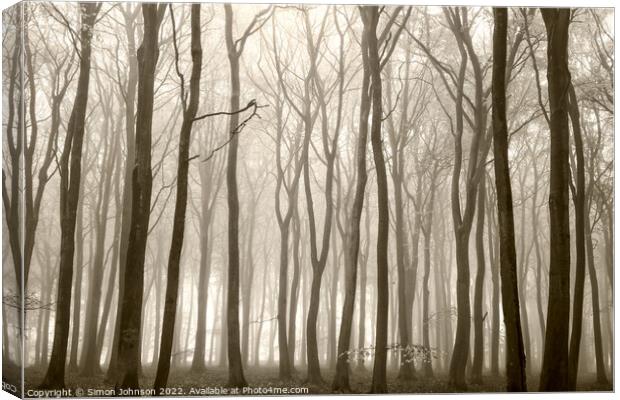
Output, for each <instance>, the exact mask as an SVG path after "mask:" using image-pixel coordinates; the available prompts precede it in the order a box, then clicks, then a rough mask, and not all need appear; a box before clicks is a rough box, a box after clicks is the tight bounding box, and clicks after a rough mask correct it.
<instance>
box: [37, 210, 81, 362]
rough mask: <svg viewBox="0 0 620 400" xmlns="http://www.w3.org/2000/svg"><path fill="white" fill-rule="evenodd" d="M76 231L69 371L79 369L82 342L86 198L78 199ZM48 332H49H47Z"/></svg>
mask: <svg viewBox="0 0 620 400" xmlns="http://www.w3.org/2000/svg"><path fill="white" fill-rule="evenodd" d="M76 219H77V221H76V232H78V236H77V238H78V241H77V243H76V246H75V247H76V249H75V265H76V267H75V279H74V282H73V287H74V290H75V295H74V296H73V321H72V327H71V353H70V354H69V371H77V369H78V347H79V343H80V316H81V311H80V310H81V308H82V274H83V272H84V268H85V266H84V239H85V235H84V199H83V198H81V199H80V200H78V209H77V216H76ZM46 334H47V333H46Z"/></svg>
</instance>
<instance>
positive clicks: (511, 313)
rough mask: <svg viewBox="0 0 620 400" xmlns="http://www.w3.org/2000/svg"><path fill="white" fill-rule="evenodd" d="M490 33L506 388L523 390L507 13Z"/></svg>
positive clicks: (497, 12)
mask: <svg viewBox="0 0 620 400" xmlns="http://www.w3.org/2000/svg"><path fill="white" fill-rule="evenodd" d="M494 25H495V27H494V31H493V60H494V61H493V89H492V96H493V155H494V160H495V161H494V168H495V187H496V193H497V214H498V218H497V221H498V228H499V245H500V253H499V259H500V277H501V284H502V309H503V312H504V325H505V327H506V389H507V390H508V391H511V392H518V391H526V390H527V383H526V375H525V351H524V349H523V337H522V333H521V317H520V315H519V290H518V288H517V280H518V278H517V254H516V249H515V240H514V216H513V209H512V189H511V184H510V167H509V164H508V127H507V123H506V80H505V79H506V40H507V25H508V10H507V9H506V8H495V9H494Z"/></svg>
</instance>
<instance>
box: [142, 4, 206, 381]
mask: <svg viewBox="0 0 620 400" xmlns="http://www.w3.org/2000/svg"><path fill="white" fill-rule="evenodd" d="M170 17H171V20H172V29H173V32H172V34H173V36H174V39H173V40H174V41H175V42H174V46H175V64H176V68H177V74H178V76H179V79H180V81H181V88H180V89H181V100H182V103H183V123H182V125H181V131H180V133H179V156H178V157H179V159H178V167H177V194H176V204H175V206H174V222H173V225H172V242H171V244H170V254H169V256H168V275H167V278H166V302H165V303H164V315H163V320H162V333H161V347H160V350H159V361H158V364H157V373H156V376H155V383H154V386H155V390H156V391H158V392H159V391H160V390H161V388H164V387H166V383H167V381H168V373H169V371H170V356H171V351H172V339H173V333H174V326H175V320H176V310H177V300H178V292H179V271H180V263H181V251H182V250H183V236H184V233H185V212H186V210H187V183H188V173H189V162H190V154H189V147H190V142H191V135H192V127H193V125H194V119H195V118H196V113H197V111H198V104H199V102H200V99H199V96H200V75H201V69H202V45H201V39H200V35H201V33H202V32H201V26H200V4H193V5H192V11H191V36H192V38H191V56H192V73H191V77H190V82H189V102H188V101H187V100H186V95H185V77H184V75H183V74H182V73H181V71H180V69H179V54H178V47H177V46H178V45H177V44H176V23H175V20H174V11H173V6H172V5H170Z"/></svg>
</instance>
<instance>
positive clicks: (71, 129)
mask: <svg viewBox="0 0 620 400" xmlns="http://www.w3.org/2000/svg"><path fill="white" fill-rule="evenodd" d="M100 7H101V4H100V3H87V4H82V5H80V8H81V29H80V66H79V75H78V83H77V89H76V93H75V101H74V103H73V109H72V111H71V117H70V118H69V124H68V126H67V138H66V140H65V144H64V149H63V151H62V155H61V158H60V167H59V168H60V176H61V183H60V221H61V222H60V225H61V238H60V241H61V244H60V268H59V276H58V295H57V300H56V321H55V324H54V342H53V345H52V356H51V359H50V363H49V366H48V369H47V373H46V374H45V377H44V378H43V382H42V383H41V385H40V387H41V388H42V389H62V388H64V387H65V363H66V359H67V342H68V339H69V319H70V317H71V284H72V277H73V256H74V250H75V240H74V238H75V223H76V211H77V205H78V201H79V197H80V175H81V168H82V144H83V141H84V125H85V121H86V107H87V101H88V86H89V81H90V64H91V39H92V36H93V28H94V25H95V21H96V18H97V14H98V12H99V9H100Z"/></svg>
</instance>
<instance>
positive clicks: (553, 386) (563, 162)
mask: <svg viewBox="0 0 620 400" xmlns="http://www.w3.org/2000/svg"><path fill="white" fill-rule="evenodd" d="M541 13H542V16H543V20H544V22H545V27H546V29H547V41H548V44H547V59H548V68H547V79H548V81H549V104H550V111H551V112H550V115H551V120H550V130H551V134H550V136H551V145H550V146H551V157H550V161H549V163H550V172H549V175H550V178H549V181H550V182H549V215H550V228H549V237H550V248H549V250H550V262H549V304H548V309H547V326H546V328H547V330H546V333H545V350H544V355H543V365H542V371H541V374H540V387H539V389H540V390H541V391H558V390H559V391H562V390H568V389H570V385H569V381H568V328H569V327H568V324H569V320H570V226H569V210H568V208H569V200H568V181H569V165H568V153H569V140H568V136H569V131H568V115H567V109H568V107H567V96H566V91H567V90H568V87H569V85H570V73H569V70H568V27H569V23H570V13H571V10H570V9H556V8H544V9H541Z"/></svg>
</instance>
